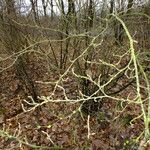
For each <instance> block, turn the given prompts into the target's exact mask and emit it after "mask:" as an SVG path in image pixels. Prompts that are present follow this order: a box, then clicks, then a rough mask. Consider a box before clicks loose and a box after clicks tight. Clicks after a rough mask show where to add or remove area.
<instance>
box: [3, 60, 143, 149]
mask: <svg viewBox="0 0 150 150" xmlns="http://www.w3.org/2000/svg"><path fill="white" fill-rule="evenodd" d="M46 70H47V69H46V68H45V64H44V62H43V61H41V60H38V62H37V61H31V62H29V65H28V71H29V74H30V75H31V77H32V79H33V80H34V83H35V84H36V87H37V91H38V95H39V96H40V97H42V96H43V97H46V96H49V95H50V94H51V93H52V91H53V90H54V86H53V85H52V84H49V83H47V84H43V83H45V82H52V81H57V80H58V79H59V77H60V73H58V72H57V71H56V72H47V71H46ZM0 83H1V86H0V95H1V96H0V99H1V100H0V135H1V137H0V149H2V150H8V149H9V150H18V149H23V150H31V149H45V150H46V149H54V150H55V149H64V150H66V149H68V150H78V149H79V150H82V149H86V150H88V149H90V150H92V149H93V150H117V149H118V150H120V149H125V150H127V149H129V150H130V149H133V150H134V149H135V150H136V149H137V146H138V144H137V143H136V140H137V138H138V137H139V136H140V134H141V133H142V131H143V120H141V119H139V120H134V118H135V117H136V116H137V114H140V111H141V110H140V107H139V105H137V106H136V105H132V104H130V105H129V104H126V103H120V102H116V101H114V100H111V99H103V101H102V106H101V108H100V109H99V110H98V111H96V112H93V113H92V115H87V114H85V113H83V112H81V111H80V109H79V108H80V105H81V103H79V102H75V101H72V102H69V101H64V102H62V101H61V102H59V100H61V99H65V95H64V94H63V89H61V88H57V89H56V90H55V94H54V95H53V99H54V100H56V101H57V100H58V101H57V102H56V101H52V102H46V103H43V104H42V102H43V101H42V99H40V98H39V101H40V103H41V104H42V105H39V106H38V107H35V108H34V109H32V108H33V107H32V106H31V105H28V104H27V103H26V102H25V101H24V100H26V101H28V102H30V101H31V100H32V99H31V98H29V97H28V96H29V95H30V94H29V93H28V91H27V90H26V88H25V85H23V84H22V83H21V82H20V80H19V79H18V77H17V75H16V71H15V70H13V68H9V69H8V70H7V71H4V72H2V73H1V75H0ZM62 84H63V88H64V89H65V93H66V95H67V97H68V98H69V99H71V100H76V99H77V98H78V85H77V83H76V80H75V79H74V77H72V76H71V75H70V76H69V75H67V76H66V77H65V79H64V80H63V83H62ZM132 90H133V91H134V90H135V89H134V87H132V86H130V87H129V88H127V89H126V90H124V91H123V92H121V93H120V95H117V96H118V97H119V96H120V97H126V96H127V95H128V92H129V91H130V92H131V91H132ZM131 93H132V92H131ZM133 93H134V92H133ZM130 96H131V97H132V96H133V97H134V95H130ZM23 109H25V110H23ZM139 138H140V137H139Z"/></svg>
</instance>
